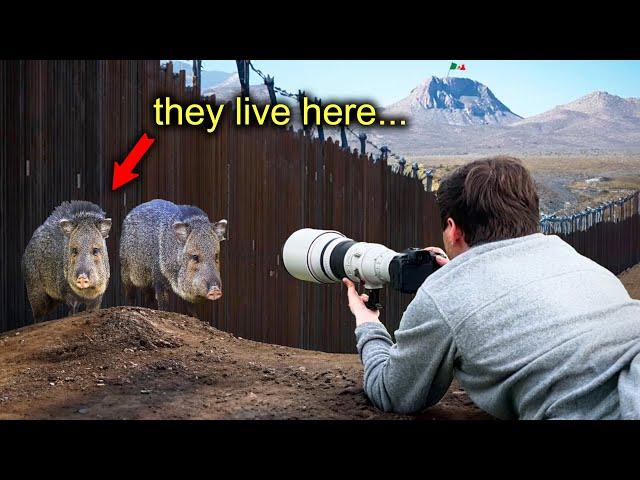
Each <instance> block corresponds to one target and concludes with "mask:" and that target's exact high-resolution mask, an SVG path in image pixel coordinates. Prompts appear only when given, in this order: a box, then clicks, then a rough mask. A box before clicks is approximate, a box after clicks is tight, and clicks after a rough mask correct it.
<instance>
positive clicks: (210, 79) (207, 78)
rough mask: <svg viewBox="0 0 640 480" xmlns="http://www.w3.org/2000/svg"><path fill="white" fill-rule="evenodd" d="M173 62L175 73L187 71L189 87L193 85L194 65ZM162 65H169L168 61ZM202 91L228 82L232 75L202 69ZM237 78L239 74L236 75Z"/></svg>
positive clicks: (164, 61)
mask: <svg viewBox="0 0 640 480" xmlns="http://www.w3.org/2000/svg"><path fill="white" fill-rule="evenodd" d="M172 62H173V71H174V72H176V73H177V72H179V71H180V70H185V71H186V73H187V82H186V83H187V85H191V77H192V75H193V64H192V63H190V62H189V63H187V62H182V61H180V60H172ZM161 63H167V61H166V60H163V61H162V62H161ZM201 73H202V90H203V91H204V90H206V89H209V88H212V87H213V86H215V85H218V84H220V83H222V82H224V81H225V80H227V79H228V78H229V77H230V76H232V75H233V74H232V73H227V72H221V71H219V70H205V69H202V72H201ZM236 76H237V74H236Z"/></svg>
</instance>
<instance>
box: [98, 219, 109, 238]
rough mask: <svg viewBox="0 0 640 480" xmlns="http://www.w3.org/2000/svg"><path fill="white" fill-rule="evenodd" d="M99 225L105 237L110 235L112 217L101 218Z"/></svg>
mask: <svg viewBox="0 0 640 480" xmlns="http://www.w3.org/2000/svg"><path fill="white" fill-rule="evenodd" d="M97 227H98V230H100V234H101V235H102V236H103V237H104V238H107V237H109V231H110V230H111V219H110V218H104V219H102V220H100V221H99V222H98V225H97Z"/></svg>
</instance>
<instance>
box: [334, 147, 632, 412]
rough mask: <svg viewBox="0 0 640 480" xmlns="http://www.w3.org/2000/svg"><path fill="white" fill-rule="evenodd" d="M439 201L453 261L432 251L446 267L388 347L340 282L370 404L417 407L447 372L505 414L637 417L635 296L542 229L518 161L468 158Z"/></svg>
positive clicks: (444, 385)
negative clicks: (345, 293) (345, 296)
mask: <svg viewBox="0 0 640 480" xmlns="http://www.w3.org/2000/svg"><path fill="white" fill-rule="evenodd" d="M437 200H438V204H439V207H440V215H441V222H442V229H443V233H442V238H443V242H444V247H445V250H446V253H447V254H448V256H449V258H447V257H446V256H443V257H440V258H438V263H440V264H441V265H442V267H441V268H440V269H438V270H437V271H436V272H435V273H433V274H432V275H431V276H429V277H428V278H427V280H426V281H425V282H424V283H423V285H422V286H421V287H420V289H419V290H418V292H417V294H416V296H415V298H414V300H413V301H412V302H411V304H410V305H409V307H408V308H407V310H406V311H405V312H404V315H403V317H402V321H401V323H400V327H399V329H398V330H397V331H396V332H395V339H396V343H395V344H394V343H393V341H392V339H391V336H390V335H389V333H388V332H387V330H386V329H385V327H384V325H382V323H380V321H379V320H378V312H374V311H371V310H369V309H367V308H366V306H365V304H364V302H365V301H366V296H365V295H358V293H357V291H356V289H355V287H354V284H353V283H352V282H351V281H350V280H348V279H344V280H343V282H344V283H345V285H346V286H347V289H348V298H349V308H350V309H351V311H352V313H353V314H354V316H355V318H356V330H355V334H356V338H357V348H358V352H359V353H360V356H361V359H362V363H363V365H364V389H365V392H366V394H367V396H368V397H369V399H370V400H371V401H372V402H373V403H374V404H375V405H376V406H377V407H378V408H380V409H382V410H385V411H395V412H399V413H415V412H419V411H420V410H423V409H424V408H426V407H429V406H431V405H434V404H436V403H437V402H438V401H439V400H440V399H441V398H442V397H443V395H444V394H445V393H446V391H447V389H448V388H449V386H450V384H451V381H452V379H453V377H454V376H455V377H456V378H457V379H458V381H459V382H460V384H461V386H462V387H463V388H464V389H465V390H466V391H467V393H468V394H469V396H470V397H471V399H472V400H473V401H474V402H475V403H476V404H477V405H478V406H479V407H480V408H482V409H484V410H486V411H487V412H489V413H491V414H493V415H495V416H496V417H498V418H502V419H516V418H521V419H560V418H565V419H617V418H640V356H638V353H639V352H640V301H637V300H632V299H631V298H630V297H629V294H628V293H627V291H626V290H625V288H624V286H623V285H622V284H621V282H620V281H619V280H618V279H617V278H616V277H615V276H614V275H613V274H612V273H611V272H609V271H608V270H606V269H605V268H603V267H601V266H600V265H598V264H596V263H595V262H593V261H591V260H589V259H587V258H585V257H583V256H582V255H580V254H578V253H577V252H576V251H575V250H574V249H573V248H572V247H571V246H569V245H568V244H567V243H565V242H564V241H562V240H561V239H560V238H559V237H557V236H555V235H543V234H541V233H539V223H540V216H539V208H538V195H537V193H536V189H535V185H534V182H533V179H532V178H531V176H530V174H529V172H528V171H527V170H526V169H525V168H524V166H522V164H521V163H520V162H519V161H518V160H516V159H513V158H507V157H497V158H490V159H484V160H478V161H475V162H471V163H469V164H467V165H464V166H462V167H460V168H458V169H457V170H455V171H454V172H452V173H451V174H450V175H449V176H448V177H446V178H445V179H444V180H443V181H442V183H441V186H440V188H439V190H438V194H437ZM429 249H430V250H432V251H434V252H440V253H443V254H444V252H442V251H441V250H440V249H438V248H434V247H430V248H429Z"/></svg>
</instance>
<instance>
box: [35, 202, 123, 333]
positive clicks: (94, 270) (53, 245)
mask: <svg viewBox="0 0 640 480" xmlns="http://www.w3.org/2000/svg"><path fill="white" fill-rule="evenodd" d="M109 230H111V219H110V218H105V213H104V212H103V211H102V209H101V208H100V207H99V206H98V205H95V204H93V203H91V202H85V201H78V200H72V201H71V202H62V204H61V205H60V206H58V207H56V209H55V210H54V211H53V213H52V214H51V215H50V216H49V218H47V219H46V220H45V222H44V223H43V224H42V225H40V226H39V227H38V228H37V230H36V231H35V232H34V233H33V236H32V237H31V240H30V241H29V244H28V245H27V248H26V249H25V251H24V255H23V256H22V274H23V276H24V279H25V283H26V286H27V296H28V297H29V303H30V304H31V310H33V316H34V318H35V320H36V322H38V321H40V320H42V317H44V316H45V315H46V314H47V313H49V312H50V311H51V310H52V309H53V308H54V307H56V306H57V305H58V303H60V302H65V303H66V304H67V305H69V306H70V307H71V313H76V312H77V311H78V308H79V307H80V305H82V304H84V305H85V306H86V309H87V310H88V311H94V310H98V309H99V308H100V304H101V303H102V295H103V294H104V291H105V290H106V289H107V284H108V283H109V256H108V254H107V245H106V243H105V238H107V237H108V236H109Z"/></svg>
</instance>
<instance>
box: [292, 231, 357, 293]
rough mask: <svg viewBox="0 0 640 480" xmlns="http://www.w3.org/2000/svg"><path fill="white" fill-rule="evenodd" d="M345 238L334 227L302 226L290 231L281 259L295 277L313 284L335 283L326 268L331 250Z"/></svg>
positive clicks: (336, 279) (337, 280)
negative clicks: (325, 228)
mask: <svg viewBox="0 0 640 480" xmlns="http://www.w3.org/2000/svg"><path fill="white" fill-rule="evenodd" d="M344 240H349V239H348V238H346V237H345V236H344V235H343V234H341V233H340V232H336V231H335V230H318V229H315V228H303V229H301V230H298V231H296V232H294V233H292V234H291V236H290V237H289V238H288V239H287V241H286V242H285V244H284V247H283V248H282V261H283V263H284V267H285V268H286V269H287V271H288V272H289V273H290V274H291V275H292V276H293V277H295V278H297V279H298V280H303V281H306V282H314V283H335V282H339V281H340V279H339V278H337V277H336V276H335V275H333V273H332V272H331V268H329V263H328V262H329V258H330V256H331V251H333V248H334V247H335V246H336V245H337V244H338V243H340V242H342V241H344Z"/></svg>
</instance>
